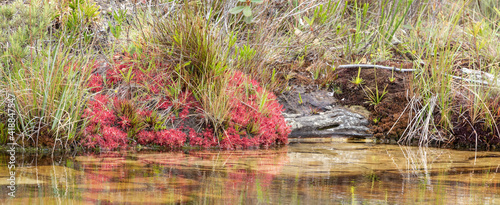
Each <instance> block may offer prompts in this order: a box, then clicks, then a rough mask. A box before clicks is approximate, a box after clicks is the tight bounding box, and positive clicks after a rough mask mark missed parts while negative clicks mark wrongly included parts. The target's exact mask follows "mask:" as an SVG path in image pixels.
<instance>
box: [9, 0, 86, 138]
mask: <svg viewBox="0 0 500 205" xmlns="http://www.w3.org/2000/svg"><path fill="white" fill-rule="evenodd" d="M13 10H15V12H14V13H13V12H12V11H13ZM53 11H54V7H52V6H51V5H50V4H47V3H44V2H37V1H32V2H31V4H29V5H28V4H23V3H22V2H21V1H17V2H15V3H13V4H10V5H6V6H3V7H2V8H1V9H0V15H3V17H4V18H1V19H2V20H1V22H0V24H1V26H2V33H1V35H0V39H1V40H2V44H1V45H2V48H1V50H0V52H1V53H0V55H1V62H0V63H1V64H0V66H1V69H0V90H1V91H2V92H4V93H9V94H12V95H15V96H16V100H15V107H16V111H17V113H16V114H17V120H16V123H17V124H16V127H17V132H16V133H18V134H19V137H20V138H19V141H18V143H20V144H23V143H27V144H29V145H32V146H36V145H39V144H38V140H39V138H40V139H41V138H49V139H52V141H53V142H55V143H56V144H57V143H60V144H63V143H64V144H65V143H67V142H69V141H71V140H72V139H74V137H75V136H77V133H78V130H79V126H80V125H81V124H82V121H81V113H82V110H83V109H84V105H85V98H84V95H85V93H86V89H84V88H85V84H86V82H87V79H88V77H89V71H90V69H91V67H92V64H91V62H90V60H89V57H85V56H83V55H75V54H73V53H72V51H73V50H74V49H72V48H71V46H67V45H65V44H64V43H63V42H64V41H65V37H61V38H59V39H58V38H53V36H51V35H50V34H51V33H50V31H51V28H52V27H51V25H52V24H51V22H52V21H53V20H54V17H55V14H54V12H53ZM80 51H82V53H85V55H89V56H90V55H91V54H92V53H91V52H90V50H89V49H84V50H80ZM4 118H5V113H4V110H0V119H4ZM2 121H3V120H2ZM40 145H45V146H46V145H49V144H40ZM65 145H67V144H65Z"/></svg>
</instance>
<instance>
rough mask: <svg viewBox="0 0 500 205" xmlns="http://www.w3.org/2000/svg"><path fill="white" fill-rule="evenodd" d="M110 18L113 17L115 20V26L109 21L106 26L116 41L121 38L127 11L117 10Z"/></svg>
mask: <svg viewBox="0 0 500 205" xmlns="http://www.w3.org/2000/svg"><path fill="white" fill-rule="evenodd" d="M112 16H113V19H114V20H115V25H113V23H112V22H111V21H108V26H109V29H110V31H111V34H113V36H114V37H115V38H116V39H119V38H120V36H121V32H122V31H123V28H122V26H123V22H124V21H125V20H126V18H127V10H125V9H119V10H118V11H114V12H113V13H112Z"/></svg>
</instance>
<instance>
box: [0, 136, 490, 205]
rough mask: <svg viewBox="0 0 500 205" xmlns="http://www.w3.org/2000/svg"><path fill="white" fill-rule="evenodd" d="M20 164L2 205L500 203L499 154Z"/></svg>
mask: <svg viewBox="0 0 500 205" xmlns="http://www.w3.org/2000/svg"><path fill="white" fill-rule="evenodd" d="M16 157H17V158H16V162H15V163H16V167H17V169H16V175H15V177H16V183H17V184H16V192H15V197H14V198H12V197H9V196H8V195H7V194H8V192H10V190H9V189H8V188H7V184H8V183H9V181H8V180H7V179H8V178H9V177H10V176H9V173H8V165H7V163H8V158H7V154H2V156H1V157H0V194H1V195H0V201H1V202H2V204H170V203H189V204H239V203H244V204H257V203H260V204H299V203H300V204H499V203H500V189H499V185H500V174H498V171H500V170H499V167H500V153H498V152H469V151H455V150H446V149H434V148H417V147H400V146H397V145H375V144H371V143H342V142H331V143H315V144H304V143H303V144H291V145H289V146H286V147H283V148H280V149H270V150H246V151H241V150H240V151H220V152H219V151H192V152H190V153H184V152H165V153H159V152H155V153H142V152H141V153H125V152H112V153H105V154H94V155H86V156H76V157H69V156H62V157H61V156H56V157H54V158H50V157H36V156H22V154H21V153H16Z"/></svg>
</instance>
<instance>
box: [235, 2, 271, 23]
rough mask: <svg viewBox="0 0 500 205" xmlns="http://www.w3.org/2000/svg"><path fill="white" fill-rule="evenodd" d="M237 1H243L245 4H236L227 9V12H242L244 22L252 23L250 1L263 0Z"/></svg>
mask: <svg viewBox="0 0 500 205" xmlns="http://www.w3.org/2000/svg"><path fill="white" fill-rule="evenodd" d="M238 1H239V2H244V4H245V5H243V6H236V7H234V8H232V9H230V10H229V13H231V14H239V13H241V12H243V16H244V18H243V20H244V21H245V22H246V23H252V20H253V14H252V8H251V7H250V5H251V3H255V4H260V3H262V2H264V0H238Z"/></svg>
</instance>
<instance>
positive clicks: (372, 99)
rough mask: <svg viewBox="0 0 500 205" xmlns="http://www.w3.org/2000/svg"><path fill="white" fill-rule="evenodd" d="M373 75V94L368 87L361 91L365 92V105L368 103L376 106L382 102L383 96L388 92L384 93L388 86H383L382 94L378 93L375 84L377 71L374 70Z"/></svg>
mask: <svg viewBox="0 0 500 205" xmlns="http://www.w3.org/2000/svg"><path fill="white" fill-rule="evenodd" d="M374 75H375V92H373V91H372V90H371V89H370V88H369V87H368V86H367V87H366V90H364V89H363V90H364V91H365V94H366V97H367V98H368V101H367V103H369V104H370V105H373V106H376V105H378V104H379V103H380V102H381V101H382V98H384V96H385V94H387V92H388V91H386V89H387V86H388V85H385V87H384V90H383V91H382V93H379V91H378V83H377V70H376V69H374Z"/></svg>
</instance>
